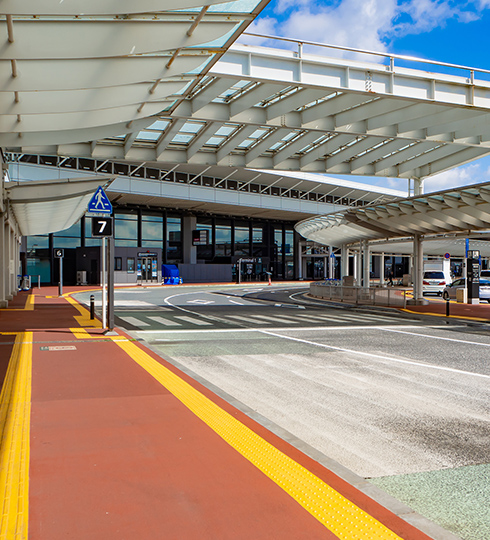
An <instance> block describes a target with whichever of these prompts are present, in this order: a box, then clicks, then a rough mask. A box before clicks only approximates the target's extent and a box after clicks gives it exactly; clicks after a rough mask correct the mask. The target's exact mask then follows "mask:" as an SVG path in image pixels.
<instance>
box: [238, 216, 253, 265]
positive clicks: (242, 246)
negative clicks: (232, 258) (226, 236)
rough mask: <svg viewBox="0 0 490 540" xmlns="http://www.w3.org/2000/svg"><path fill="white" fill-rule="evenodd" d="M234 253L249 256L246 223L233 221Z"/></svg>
mask: <svg viewBox="0 0 490 540" xmlns="http://www.w3.org/2000/svg"><path fill="white" fill-rule="evenodd" d="M235 255H238V256H239V257H249V256H250V226H249V224H248V223H243V222H237V223H235Z"/></svg>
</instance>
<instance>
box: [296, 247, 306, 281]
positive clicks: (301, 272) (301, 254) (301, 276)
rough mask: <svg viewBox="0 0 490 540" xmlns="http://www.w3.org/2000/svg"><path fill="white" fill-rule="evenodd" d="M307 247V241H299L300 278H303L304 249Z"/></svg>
mask: <svg viewBox="0 0 490 540" xmlns="http://www.w3.org/2000/svg"><path fill="white" fill-rule="evenodd" d="M304 247H305V242H298V250H297V251H296V253H297V254H298V279H299V280H302V279H303V275H304V274H303V249H304Z"/></svg>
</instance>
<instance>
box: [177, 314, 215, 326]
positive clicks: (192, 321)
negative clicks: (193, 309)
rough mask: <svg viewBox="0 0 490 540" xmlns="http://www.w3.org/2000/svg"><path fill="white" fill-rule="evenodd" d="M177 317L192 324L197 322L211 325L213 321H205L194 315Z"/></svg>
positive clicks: (197, 323)
mask: <svg viewBox="0 0 490 540" xmlns="http://www.w3.org/2000/svg"><path fill="white" fill-rule="evenodd" d="M175 318H176V319H180V320H181V321H185V322H188V323H191V324H195V325H197V326H209V325H211V324H213V323H210V322H208V321H203V320H202V319H195V318H193V317H186V316H185V315H179V316H178V317H175Z"/></svg>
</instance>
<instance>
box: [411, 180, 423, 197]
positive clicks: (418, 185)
mask: <svg viewBox="0 0 490 540" xmlns="http://www.w3.org/2000/svg"><path fill="white" fill-rule="evenodd" d="M423 193H424V180H423V178H413V194H414V196H417V195H423Z"/></svg>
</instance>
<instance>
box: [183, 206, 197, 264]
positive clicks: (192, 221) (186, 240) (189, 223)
mask: <svg viewBox="0 0 490 540" xmlns="http://www.w3.org/2000/svg"><path fill="white" fill-rule="evenodd" d="M196 223H197V219H196V218H195V217H194V216H185V217H184V218H183V219H182V256H183V260H184V264H196V263H197V246H193V245H192V231H193V230H195V229H196Z"/></svg>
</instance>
